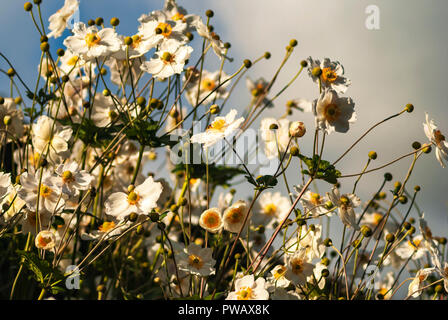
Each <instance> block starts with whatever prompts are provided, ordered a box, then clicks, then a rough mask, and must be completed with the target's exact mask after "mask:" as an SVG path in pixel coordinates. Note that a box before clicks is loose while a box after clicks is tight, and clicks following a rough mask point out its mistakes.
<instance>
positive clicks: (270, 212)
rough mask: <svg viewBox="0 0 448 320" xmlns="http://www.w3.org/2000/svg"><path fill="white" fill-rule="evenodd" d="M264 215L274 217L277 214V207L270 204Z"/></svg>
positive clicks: (266, 207)
mask: <svg viewBox="0 0 448 320" xmlns="http://www.w3.org/2000/svg"><path fill="white" fill-rule="evenodd" d="M263 211H264V214H266V215H268V216H273V215H275V213H276V212H277V206H276V205H275V204H273V203H269V204H268V205H266V206H265V207H264V210H263Z"/></svg>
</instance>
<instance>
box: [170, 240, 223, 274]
mask: <svg viewBox="0 0 448 320" xmlns="http://www.w3.org/2000/svg"><path fill="white" fill-rule="evenodd" d="M212 253H213V250H212V249H211V248H201V247H200V246H198V245H197V244H195V243H190V244H189V245H188V247H187V248H185V249H183V251H181V252H180V253H178V255H177V258H176V262H177V265H178V268H179V270H182V271H186V272H189V273H191V274H195V275H198V276H201V277H207V276H210V275H213V274H215V268H214V265H215V262H216V261H215V260H214V259H213V258H212Z"/></svg>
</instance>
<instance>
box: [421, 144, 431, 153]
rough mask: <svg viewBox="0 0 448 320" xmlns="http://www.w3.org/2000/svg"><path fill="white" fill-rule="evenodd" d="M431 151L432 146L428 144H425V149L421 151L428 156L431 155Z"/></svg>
mask: <svg viewBox="0 0 448 320" xmlns="http://www.w3.org/2000/svg"><path fill="white" fill-rule="evenodd" d="M431 151H432V146H431V145H430V144H426V147H425V148H424V149H423V152H424V153H426V154H428V153H431Z"/></svg>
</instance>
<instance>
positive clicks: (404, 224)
mask: <svg viewBox="0 0 448 320" xmlns="http://www.w3.org/2000/svg"><path fill="white" fill-rule="evenodd" d="M411 227H412V225H411V224H410V223H409V222H407V221H406V222H405V223H403V228H405V229H406V230H409V229H411Z"/></svg>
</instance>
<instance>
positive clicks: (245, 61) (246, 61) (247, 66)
mask: <svg viewBox="0 0 448 320" xmlns="http://www.w3.org/2000/svg"><path fill="white" fill-rule="evenodd" d="M243 64H244V66H245V67H246V68H247V69H249V68H250V67H251V66H252V61H250V60H249V59H244V61H243Z"/></svg>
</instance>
